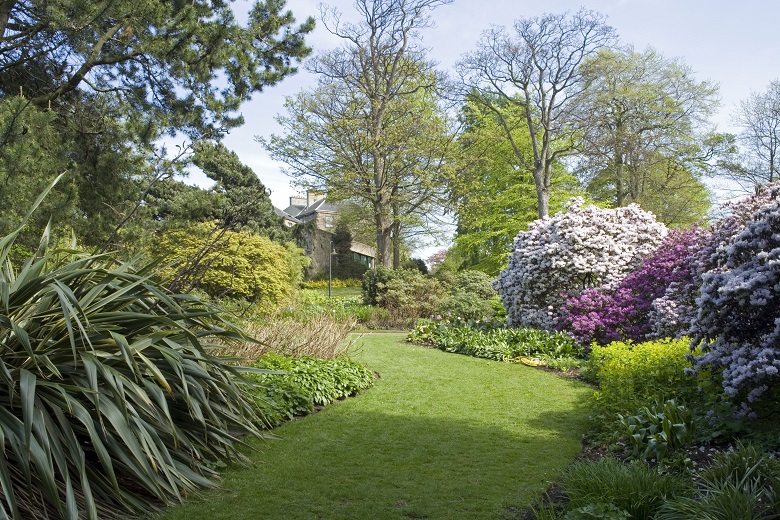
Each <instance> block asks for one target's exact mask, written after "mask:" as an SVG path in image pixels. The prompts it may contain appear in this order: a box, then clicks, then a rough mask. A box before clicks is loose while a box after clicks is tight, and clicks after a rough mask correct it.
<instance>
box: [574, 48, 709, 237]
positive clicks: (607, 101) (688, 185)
mask: <svg viewBox="0 0 780 520" xmlns="http://www.w3.org/2000/svg"><path fill="white" fill-rule="evenodd" d="M581 69H582V74H583V77H584V81H585V83H586V84H587V85H588V87H587V89H585V90H584V91H583V95H582V98H581V103H582V107H583V110H582V112H581V114H582V118H581V120H580V122H579V124H578V126H579V127H580V128H581V136H582V137H581V140H580V145H579V150H580V157H581V158H582V159H583V160H582V161H581V162H580V163H579V165H578V166H579V173H580V174H581V175H582V177H583V180H584V181H585V183H586V184H587V185H588V187H589V191H590V192H591V193H592V194H593V195H594V197H596V198H597V199H599V200H606V201H609V202H611V203H612V204H614V205H615V206H625V205H627V204H630V203H632V202H636V203H638V204H640V205H641V206H642V207H643V208H644V209H646V210H649V211H653V212H654V213H655V214H656V216H658V217H659V218H660V219H661V220H662V221H664V222H665V223H667V224H687V223H691V222H695V221H697V220H700V219H702V218H703V217H704V215H705V214H706V212H707V209H708V207H709V201H708V198H707V191H706V189H705V188H704V186H703V184H702V183H701V180H700V177H701V175H702V172H703V169H702V163H703V162H704V160H705V158H706V155H707V154H706V150H705V146H704V144H703V143H704V131H703V128H702V127H703V126H704V125H705V123H706V122H707V120H708V118H709V116H711V115H712V113H713V111H714V109H715V108H716V107H717V105H718V97H717V93H718V88H717V85H714V84H712V83H711V82H708V81H697V80H696V79H695V78H694V77H693V73H692V71H691V69H690V67H688V66H686V65H685V64H683V63H682V62H681V61H680V60H678V59H669V58H666V57H664V56H663V55H661V54H660V53H658V52H657V51H655V50H653V49H647V50H645V51H643V52H637V51H635V50H634V49H633V48H631V47H627V48H622V49H621V48H605V49H601V50H600V51H599V52H598V53H597V54H596V55H594V56H592V57H591V58H589V59H588V60H586V61H585V62H583V64H582V66H581Z"/></svg>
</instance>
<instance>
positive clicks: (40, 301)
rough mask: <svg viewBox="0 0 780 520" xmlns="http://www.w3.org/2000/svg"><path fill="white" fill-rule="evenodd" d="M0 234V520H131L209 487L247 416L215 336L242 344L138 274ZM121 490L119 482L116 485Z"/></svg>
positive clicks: (216, 321)
mask: <svg viewBox="0 0 780 520" xmlns="http://www.w3.org/2000/svg"><path fill="white" fill-rule="evenodd" d="M15 236H16V233H15V234H12V235H9V236H6V237H4V238H3V239H2V240H0V264H2V266H3V267H2V271H0V281H2V286H3V288H4V289H3V291H2V293H3V295H2V311H0V345H1V347H0V354H1V355H0V388H1V390H0V444H2V446H3V447H4V455H3V462H2V464H0V482H2V487H3V491H4V493H3V495H2V499H0V513H2V516H3V517H4V518H45V517H49V516H52V515H53V516H56V517H58V518H67V519H72V520H75V519H77V518H91V519H94V518H98V517H99V516H100V517H104V516H106V517H107V516H109V515H114V514H115V513H116V512H124V513H141V512H144V511H148V510H150V509H153V508H155V507H156V506H157V505H159V504H169V503H174V502H178V501H181V500H182V499H183V497H184V496H185V494H187V493H189V492H192V491H195V490H197V489H199V488H201V487H204V486H207V487H211V486H213V485H214V483H213V479H214V477H215V476H216V473H215V472H214V470H213V469H212V465H211V463H212V462H215V461H217V460H219V459H226V458H227V459H237V458H240V454H239V452H238V450H237V444H238V443H239V442H240V441H238V439H237V436H239V435H246V434H255V435H259V434H260V433H259V430H258V426H259V425H260V424H261V422H262V418H261V417H260V416H259V415H258V413H257V411H256V409H255V407H254V405H253V403H252V399H251V397H250V396H249V395H248V394H247V392H246V386H247V385H246V384H245V383H242V379H241V378H240V377H239V375H238V373H237V369H236V368H235V366H234V365H233V364H232V363H230V362H229V361H230V360H226V359H222V358H218V357H215V356H214V355H212V354H211V352H213V350H214V348H215V344H214V343H215V342H217V341H219V342H230V341H234V340H238V339H241V338H242V336H241V335H240V334H239V333H238V332H237V331H236V330H234V329H233V328H232V326H230V325H229V324H228V323H227V322H225V321H223V320H222V319H221V318H220V317H219V316H218V315H217V313H216V311H215V310H214V309H212V308H209V307H207V306H206V305H204V304H202V303H201V302H200V301H199V300H197V298H195V297H192V296H186V295H171V294H170V293H168V292H166V291H165V290H163V289H161V288H160V287H158V286H157V285H155V283H154V282H153V281H151V278H150V276H151V275H152V274H153V273H152V272H151V271H150V269H149V268H136V267H135V266H133V265H131V264H129V263H120V262H115V261H114V260H113V259H111V258H110V257H108V256H90V255H86V254H82V253H78V252H76V251H72V250H68V251H55V250H50V249H49V248H48V247H47V243H46V238H47V237H44V241H43V242H42V243H41V245H40V247H39V248H38V250H37V252H36V254H35V255H34V256H30V257H29V258H27V260H26V261H25V262H24V264H23V265H22V266H21V267H19V268H18V269H15V268H14V267H12V265H11V263H10V262H7V261H6V260H7V259H8V254H9V251H10V249H11V247H12V246H13V244H14V238H15ZM128 482H132V483H133V485H132V486H130V485H128V484H127V483H128Z"/></svg>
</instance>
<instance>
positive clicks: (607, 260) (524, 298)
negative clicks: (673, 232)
mask: <svg viewBox="0 0 780 520" xmlns="http://www.w3.org/2000/svg"><path fill="white" fill-rule="evenodd" d="M666 233H667V229H666V226H664V225H663V224H662V223H660V222H658V221H656V219H655V216H654V215H653V214H652V213H648V212H646V211H644V210H642V209H641V208H640V207H639V206H638V205H636V204H632V205H630V206H627V207H622V208H617V209H603V208H598V207H596V206H593V205H588V206H586V205H584V202H583V200H582V199H581V198H579V197H578V198H574V199H572V200H571V201H569V203H568V204H567V205H566V211H565V212H563V213H558V214H556V215H555V216H553V217H551V218H550V217H548V218H544V219H540V220H536V221H534V222H532V223H531V224H530V225H529V226H528V231H521V232H520V233H519V234H518V235H517V237H516V238H515V241H514V246H513V250H512V253H511V256H510V257H509V265H508V266H507V268H506V269H505V270H503V271H502V272H501V274H500V275H499V278H498V280H496V282H495V288H496V290H497V291H498V293H499V295H500V296H501V301H502V303H503V304H504V307H506V310H507V320H508V322H509V324H510V325H512V326H519V327H536V328H543V329H548V330H550V329H552V328H554V327H555V324H556V318H557V309H558V308H559V307H560V305H561V304H562V303H563V301H564V297H565V295H566V294H572V293H576V292H579V291H582V290H583V289H587V288H590V287H598V286H604V285H605V286H612V285H615V284H617V283H618V282H619V281H620V280H622V279H623V278H624V277H625V276H626V275H627V274H628V273H629V272H631V271H632V270H633V269H635V268H636V267H637V266H638V265H639V264H640V262H641V260H642V258H644V257H645V256H647V255H649V254H650V253H652V252H653V251H655V250H656V248H657V247H658V245H659V244H660V243H661V241H662V240H663V238H664V237H665V236H666Z"/></svg>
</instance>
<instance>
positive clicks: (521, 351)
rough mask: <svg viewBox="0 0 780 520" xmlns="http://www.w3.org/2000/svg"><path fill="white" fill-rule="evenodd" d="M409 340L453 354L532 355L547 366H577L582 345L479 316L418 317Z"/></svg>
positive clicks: (508, 358)
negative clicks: (478, 318)
mask: <svg viewBox="0 0 780 520" xmlns="http://www.w3.org/2000/svg"><path fill="white" fill-rule="evenodd" d="M407 340H408V341H410V342H413V343H421V344H428V345H431V346H434V347H436V348H439V349H441V350H444V351H446V352H454V353H457V354H465V355H469V356H475V357H482V358H487V359H494V360H496V361H511V360H519V358H523V357H533V358H538V359H539V360H541V361H544V362H545V363H546V364H548V365H550V366H555V365H556V363H557V364H559V365H567V366H570V367H571V366H579V365H581V364H582V362H581V360H582V358H583V356H584V354H585V351H586V349H584V348H582V347H581V346H580V345H579V344H578V343H577V342H576V341H574V339H573V338H572V337H571V336H569V335H567V334H564V333H562V332H547V331H543V330H538V329H515V328H509V327H506V326H504V325H503V324H502V323H500V322H496V321H489V320H482V321H465V320H437V319H422V320H419V321H418V323H417V326H416V327H415V328H414V330H412V331H411V332H410V333H409V335H408V336H407Z"/></svg>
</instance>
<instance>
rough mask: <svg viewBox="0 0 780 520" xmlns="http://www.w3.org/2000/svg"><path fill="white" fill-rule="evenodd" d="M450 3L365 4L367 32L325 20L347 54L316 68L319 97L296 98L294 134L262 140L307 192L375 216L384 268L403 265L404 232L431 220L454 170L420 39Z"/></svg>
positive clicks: (361, 26)
mask: <svg viewBox="0 0 780 520" xmlns="http://www.w3.org/2000/svg"><path fill="white" fill-rule="evenodd" d="M447 3H450V0H400V1H391V0H377V1H370V0H358V1H357V2H356V3H355V5H356V7H357V10H358V13H359V15H360V16H361V22H360V23H358V24H343V23H341V22H340V18H339V16H338V14H337V13H335V12H333V13H331V14H330V15H328V14H327V13H323V17H324V19H325V23H326V26H327V27H328V29H329V30H330V32H331V33H332V34H334V35H335V36H337V37H339V38H341V39H342V41H344V45H343V46H342V47H339V48H337V49H334V50H332V51H328V52H325V53H322V54H320V55H319V56H318V57H317V59H315V60H314V61H313V62H311V66H310V69H311V70H312V71H313V72H315V73H317V74H318V75H319V80H318V85H317V87H316V88H314V89H312V90H310V91H304V92H301V93H299V94H298V95H296V96H293V97H290V98H288V99H287V103H286V108H287V112H288V115H286V116H279V117H278V118H277V119H278V121H279V123H280V124H281V126H282V127H283V128H284V130H285V134H286V135H284V136H272V137H271V138H270V140H269V141H263V140H262V139H260V140H261V142H263V144H264V145H265V146H266V148H267V149H268V150H269V152H270V153H271V155H272V156H273V157H274V158H275V159H278V160H280V161H283V162H285V163H287V165H288V169H287V170H286V173H288V174H289V175H291V176H292V177H294V178H295V179H296V180H297V182H298V183H299V184H301V185H302V186H304V187H306V188H309V189H315V190H319V191H325V192H327V193H328V197H329V198H330V199H331V200H347V199H349V200H352V201H353V202H355V203H357V204H359V205H362V206H364V207H368V208H370V209H371V213H372V219H373V224H374V228H375V236H376V244H377V260H378V263H379V264H380V265H387V266H389V265H391V264H393V265H395V266H396V267H397V266H398V263H399V262H400V246H401V236H402V233H403V229H404V227H405V226H409V225H414V224H418V223H420V221H421V220H422V219H423V218H424V217H425V215H429V214H430V207H431V204H432V202H433V201H434V199H435V198H436V196H437V194H438V186H439V185H440V184H441V183H440V182H439V177H440V173H441V171H442V170H443V168H444V167H445V165H446V162H445V157H446V153H447V152H446V150H447V147H448V145H449V143H450V140H451V139H450V134H449V128H448V125H447V120H446V115H445V112H444V111H443V110H442V109H441V108H440V107H439V106H438V105H437V102H438V99H437V96H436V94H435V91H434V90H435V87H436V86H437V84H438V80H439V78H438V77H437V75H436V74H435V73H434V71H433V66H432V64H431V63H430V62H428V61H427V59H426V56H425V52H424V50H423V49H422V48H421V47H419V45H417V42H416V36H417V35H416V32H417V30H418V29H420V28H422V27H425V26H426V25H427V23H428V11H430V10H431V9H433V8H435V7H437V6H439V5H442V4H447Z"/></svg>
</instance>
